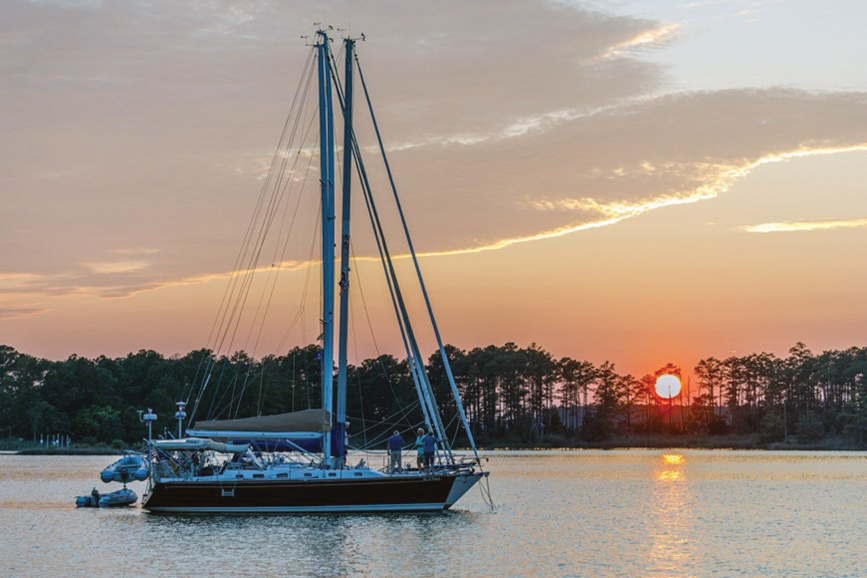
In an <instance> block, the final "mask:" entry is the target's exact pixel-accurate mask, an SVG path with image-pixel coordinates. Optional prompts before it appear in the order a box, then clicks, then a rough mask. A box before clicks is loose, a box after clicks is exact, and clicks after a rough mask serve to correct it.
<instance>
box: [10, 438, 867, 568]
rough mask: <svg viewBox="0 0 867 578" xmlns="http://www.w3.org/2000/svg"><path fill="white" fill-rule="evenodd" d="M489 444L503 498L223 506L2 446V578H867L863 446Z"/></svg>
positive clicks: (92, 466)
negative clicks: (523, 447) (119, 503)
mask: <svg viewBox="0 0 867 578" xmlns="http://www.w3.org/2000/svg"><path fill="white" fill-rule="evenodd" d="M485 456H487V457H488V458H489V460H490V461H489V462H488V463H487V464H486V466H487V467H488V468H489V469H490V470H491V471H492V472H493V473H492V475H491V492H492V494H493V497H494V500H495V502H496V504H497V508H496V510H493V511H492V510H490V508H488V507H487V506H486V505H485V503H484V501H483V500H482V496H481V494H480V492H479V491H478V490H475V489H474V490H473V491H471V492H470V493H469V494H468V495H466V496H465V497H464V498H463V499H462V500H461V501H460V502H458V504H457V505H456V507H455V509H454V510H453V511H451V512H447V513H444V514H375V515H374V514H369V515H357V514H353V515H350V514H343V515H337V514H331V515H288V516H287V515H269V516H253V515H237V516H225V515H224V516H220V515H165V514H161V515H156V514H148V513H146V512H144V511H143V510H141V509H140V508H137V507H136V508H125V509H120V510H117V509H111V510H94V509H76V508H75V507H74V504H73V501H74V498H75V496H76V495H79V494H86V493H89V492H90V489H91V488H92V487H93V486H94V485H96V486H97V488H98V489H99V490H100V491H110V490H111V489H115V488H114V486H115V485H117V484H111V485H107V484H102V483H101V482H99V479H98V475H99V471H100V470H101V469H102V468H103V467H105V466H106V465H108V464H109V463H111V462H112V461H114V459H115V458H113V457H45V456H14V455H0V532H2V539H0V575H3V576H46V575H53V576H70V575H71V576H85V575H119V574H121V573H126V572H131V573H135V574H139V575H142V574H143V575H161V576H209V575H218V574H219V575H246V576H254V575H261V576H274V575H304V576H331V575H376V576H394V575H420V576H430V575H443V576H444V575H482V576H495V575H496V576H527V575H533V576H599V575H625V576H707V575H712V574H716V575H721V576H731V575H746V576H758V575H769V574H778V575H788V576H819V575H821V576H844V575H845V576H857V575H867V529H865V522H864V521H865V514H867V455H865V454H862V453H855V452H853V453H849V452H761V451H725V450H682V451H676V450H616V451H594V450H583V451H582V450H577V451H542V452H536V451H527V452H488V453H486V454H485ZM372 463H375V460H373V462H372ZM131 487H132V488H133V489H134V490H135V491H136V492H137V493H138V494H139V497H141V494H142V493H143V490H144V484H142V483H135V484H131Z"/></svg>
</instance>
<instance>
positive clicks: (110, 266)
mask: <svg viewBox="0 0 867 578" xmlns="http://www.w3.org/2000/svg"><path fill="white" fill-rule="evenodd" d="M148 264H149V263H148V262H147V261H101V262H97V263H93V262H91V263H84V265H85V266H86V267H88V268H89V269H90V270H91V271H93V272H94V273H131V272H133V271H139V270H141V269H144V268H145V267H147V266H148Z"/></svg>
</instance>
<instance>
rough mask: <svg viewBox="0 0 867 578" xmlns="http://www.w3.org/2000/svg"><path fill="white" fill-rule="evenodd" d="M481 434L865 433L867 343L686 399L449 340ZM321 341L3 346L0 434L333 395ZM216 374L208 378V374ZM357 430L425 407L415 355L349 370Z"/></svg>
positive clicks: (443, 390) (170, 424)
mask: <svg viewBox="0 0 867 578" xmlns="http://www.w3.org/2000/svg"><path fill="white" fill-rule="evenodd" d="M446 352H447V355H448V357H449V363H450V365H451V368H452V371H453V374H454V378H455V382H456V385H457V387H458V389H459V391H460V393H461V397H462V400H463V403H464V406H465V409H466V415H467V419H468V421H469V423H470V427H471V430H472V431H473V434H474V437H475V438H476V440H477V441H478V442H479V443H481V444H490V445H498V444H499V445H507V444H509V443H524V444H533V443H544V442H545V441H546V440H547V441H549V442H550V441H552V440H555V441H559V442H562V443H566V444H569V443H580V442H582V441H588V442H594V441H601V440H606V439H618V438H623V437H628V436H634V435H647V434H665V435H707V436H715V435H725V434H730V433H731V434H742V435H743V434H751V435H755V436H756V437H757V439H760V440H761V441H763V442H774V441H784V440H796V441H798V442H801V443H811V442H815V441H818V440H821V439H823V438H825V437H833V438H838V439H847V440H850V441H851V443H852V444H853V445H856V446H858V447H861V445H862V444H863V443H864V441H865V440H864V430H865V429H867V380H865V375H867V348H857V347H853V348H850V349H846V350H842V351H840V350H832V351H824V352H822V353H820V354H814V353H812V352H811V351H810V350H809V349H808V348H807V347H806V346H805V345H804V344H802V343H798V344H796V345H795V346H794V347H792V348H791V350H790V351H789V352H788V355H787V356H786V357H782V358H781V357H777V356H775V355H773V354H769V353H756V354H751V355H747V356H743V357H736V356H733V357H728V358H726V359H717V358H714V357H708V358H706V359H702V360H700V361H699V362H698V363H697V364H696V366H695V368H693V372H692V373H693V375H694V379H692V377H691V376H690V377H688V378H686V379H685V382H684V384H683V389H682V391H681V392H680V394H679V395H678V396H677V397H675V398H673V399H663V398H660V397H659V396H658V395H656V393H655V390H654V385H655V382H656V379H657V378H658V377H659V376H660V375H663V374H671V375H676V376H678V377H679V378H680V377H682V374H683V373H684V372H683V371H682V369H681V368H680V367H678V366H677V365H675V364H672V363H669V364H666V365H664V366H661V367H660V368H658V369H657V370H656V371H654V372H653V373H648V374H646V375H643V376H641V377H635V376H632V375H628V374H621V373H618V372H617V371H616V369H615V365H614V364H613V363H611V362H608V361H606V362H604V363H602V364H599V365H595V364H593V363H591V362H589V361H584V360H578V359H573V358H570V357H563V358H556V357H555V356H553V355H552V354H551V353H549V352H548V351H546V350H545V349H543V348H541V347H539V346H538V345H536V344H531V345H529V346H527V347H519V346H517V345H515V344H514V343H506V344H505V345H501V346H495V345H489V346H487V347H480V348H475V349H471V350H462V349H459V348H456V347H452V346H447V347H446ZM319 360H320V348H319V347H318V346H317V345H308V346H306V347H295V348H293V349H291V350H290V351H288V352H287V353H286V355H281V356H267V357H264V358H262V359H252V358H250V357H249V356H248V355H247V354H246V353H244V352H237V353H235V354H233V355H231V356H219V357H218V356H215V355H214V354H213V353H212V352H211V351H209V350H204V349H203V350H196V351H192V352H190V353H188V354H187V355H184V356H173V357H165V356H163V355H161V354H159V353H157V352H155V351H148V350H142V351H139V352H137V353H130V354H128V355H127V356H125V357H121V358H109V357H105V356H100V357H97V358H95V359H87V358H84V357H79V356H77V355H73V356H71V357H69V358H68V359H66V360H63V361H51V360H46V359H40V358H37V357H34V356H31V355H27V354H25V353H20V352H18V351H16V350H15V349H13V348H11V347H8V346H0V438H7V439H8V438H12V439H14V438H22V439H24V440H30V441H37V440H38V439H39V437H40V436H43V435H49V434H62V435H69V436H71V438H72V439H73V441H74V442H78V443H83V444H96V443H112V442H113V443H114V444H115V445H119V444H132V443H136V442H138V441H140V440H141V439H142V438H143V437H144V436H145V432H146V428H145V426H144V424H143V423H142V422H141V421H140V416H139V413H138V412H139V410H143V409H147V408H151V409H153V410H154V411H155V412H156V413H157V414H158V415H159V420H158V422H157V423H156V426H155V432H157V433H160V434H162V435H171V432H176V430H177V426H176V421H175V419H174V414H175V411H176V410H177V408H176V405H175V404H176V402H177V401H180V400H183V401H187V402H188V407H187V412H188V414H191V413H193V411H195V415H193V416H191V417H192V418H193V421H195V419H206V418H234V417H249V416H254V415H267V414H273V413H283V412H287V411H297V410H301V409H308V408H315V407H319V406H320V405H321V403H320V400H321V393H320V386H319V383H320V375H321V364H320V361H319ZM427 370H428V375H429V376H430V381H431V385H432V387H433V389H434V391H435V393H436V398H437V400H438V402H439V404H440V411H441V413H442V415H443V422H444V424H445V426H446V429H447V430H448V432H449V435H450V437H451V438H452V439H453V441H454V443H456V444H458V445H460V444H462V443H465V441H466V440H465V439H464V437H463V434H462V432H461V428H460V424H459V421H458V417H457V408H456V406H455V404H454V401H453V399H452V398H451V395H450V384H449V381H448V379H447V376H446V372H445V368H444V365H443V363H442V359H441V357H440V354H439V353H438V352H437V353H435V354H434V355H432V356H431V357H430V358H429V359H428V361H427ZM203 384H206V385H205V386H204V387H203ZM348 384H349V385H348V401H347V412H348V415H349V416H350V433H351V434H352V437H351V438H350V443H351V445H353V446H355V447H378V446H379V445H381V442H382V439H383V437H384V433H385V432H389V431H391V429H392V428H400V429H401V430H402V431H406V432H409V431H410V430H412V429H413V428H414V427H416V426H418V425H419V424H420V423H421V422H422V419H423V417H422V412H421V408H420V406H419V404H418V401H417V393H416V387H415V384H414V382H413V380H412V374H411V372H410V367H409V365H408V363H407V362H406V361H405V360H399V359H397V358H395V357H393V356H391V355H381V356H379V357H376V358H372V359H366V360H364V361H363V362H361V363H360V364H358V365H355V366H351V367H350V368H349V372H348Z"/></svg>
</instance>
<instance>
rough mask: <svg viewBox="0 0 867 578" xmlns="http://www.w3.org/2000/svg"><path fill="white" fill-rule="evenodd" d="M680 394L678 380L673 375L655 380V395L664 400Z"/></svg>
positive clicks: (661, 376) (662, 376)
mask: <svg viewBox="0 0 867 578" xmlns="http://www.w3.org/2000/svg"><path fill="white" fill-rule="evenodd" d="M679 393H680V380H679V379H678V378H677V376H675V375H660V376H659V377H658V378H656V395H658V396H659V397H662V398H665V399H671V398H672V397H677V395H678V394H679Z"/></svg>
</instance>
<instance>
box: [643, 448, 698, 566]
mask: <svg viewBox="0 0 867 578" xmlns="http://www.w3.org/2000/svg"><path fill="white" fill-rule="evenodd" d="M660 457H661V458H662V460H661V463H659V462H657V465H656V466H655V467H654V472H653V473H654V476H653V477H654V480H655V483H654V492H653V494H654V498H655V500H654V502H653V504H652V506H651V508H650V514H651V518H650V520H649V524H650V526H649V536H650V538H651V543H652V546H651V549H650V552H649V560H650V562H651V563H652V565H653V568H652V571H651V572H650V574H656V575H662V576H679V575H683V574H684V567H685V564H686V563H687V561H688V557H689V536H690V512H689V506H688V495H689V487H688V485H687V483H686V473H685V471H684V469H685V467H686V460H685V458H684V456H683V455H682V454H662V456H660Z"/></svg>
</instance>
